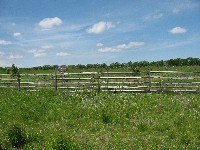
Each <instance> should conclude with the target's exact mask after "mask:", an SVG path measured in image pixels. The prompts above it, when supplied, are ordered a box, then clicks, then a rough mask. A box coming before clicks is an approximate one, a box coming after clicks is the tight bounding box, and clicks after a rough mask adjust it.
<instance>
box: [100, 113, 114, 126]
mask: <svg viewBox="0 0 200 150" xmlns="http://www.w3.org/2000/svg"><path fill="white" fill-rule="evenodd" d="M102 121H103V123H105V124H108V123H111V122H112V119H111V117H110V116H109V115H108V114H105V113H103V114H102Z"/></svg>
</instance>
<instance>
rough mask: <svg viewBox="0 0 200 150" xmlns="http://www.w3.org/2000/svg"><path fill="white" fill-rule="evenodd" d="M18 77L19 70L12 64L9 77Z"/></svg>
mask: <svg viewBox="0 0 200 150" xmlns="http://www.w3.org/2000/svg"><path fill="white" fill-rule="evenodd" d="M18 75H19V69H18V68H17V67H16V66H15V65H14V64H12V67H11V76H12V77H15V76H18Z"/></svg>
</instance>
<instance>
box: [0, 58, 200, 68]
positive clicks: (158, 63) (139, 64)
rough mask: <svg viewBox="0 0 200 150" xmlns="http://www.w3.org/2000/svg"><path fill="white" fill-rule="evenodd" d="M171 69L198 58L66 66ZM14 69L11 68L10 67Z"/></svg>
mask: <svg viewBox="0 0 200 150" xmlns="http://www.w3.org/2000/svg"><path fill="white" fill-rule="evenodd" d="M148 66H149V67H172V66H200V59H199V58H192V57H189V58H185V59H183V58H176V59H169V60H160V61H152V62H149V61H137V62H132V61H129V62H127V63H120V62H113V63H111V64H109V65H107V64H106V63H102V64H98V63H97V64H86V65H83V64H78V65H68V69H98V68H104V69H106V68H111V69H120V68H132V69H135V68H139V67H148ZM58 67H59V66H58V65H52V66H51V65H44V66H37V67H31V68H20V69H26V70H56V69H57V68H58ZM11 68H12V69H13V68H14V67H13V66H12V67H11ZM5 69H7V70H9V67H7V68H2V67H0V70H5ZM14 69H16V68H14Z"/></svg>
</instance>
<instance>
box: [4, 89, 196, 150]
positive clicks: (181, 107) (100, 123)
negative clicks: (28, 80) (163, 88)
mask: <svg viewBox="0 0 200 150" xmlns="http://www.w3.org/2000/svg"><path fill="white" fill-rule="evenodd" d="M0 104H1V105H0V143H1V144H0V149H12V148H13V149H14V147H17V146H15V145H14V144H13V143H12V141H13V139H14V142H16V141H17V140H18V142H19V143H20V144H21V145H19V146H18V148H21V149H62V148H63V149H67V148H69V149H120V150H121V149H198V148H199V147H200V126H199V122H200V95H198V94H189V93H184V94H181V93H168V94H164V93H162V94H156V93H152V94H148V93H146V94H145V93H128V94H127V93H126V94H125V93H121V94H119V93H118V94H114V93H100V94H97V93H65V92H55V91H51V90H42V91H38V92H25V91H22V92H18V91H16V90H13V91H12V90H2V89H1V90H0Z"/></svg>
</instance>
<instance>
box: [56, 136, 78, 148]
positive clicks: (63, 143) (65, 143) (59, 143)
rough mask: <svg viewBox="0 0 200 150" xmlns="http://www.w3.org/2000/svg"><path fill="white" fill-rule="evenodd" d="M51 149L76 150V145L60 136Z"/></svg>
mask: <svg viewBox="0 0 200 150" xmlns="http://www.w3.org/2000/svg"><path fill="white" fill-rule="evenodd" d="M52 148H53V149H54V150H77V149H78V147H77V145H76V144H75V143H74V142H73V141H72V140H71V139H69V138H64V137H62V136H60V137H59V138H57V139H56V140H55V141H54V142H53V144H52Z"/></svg>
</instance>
